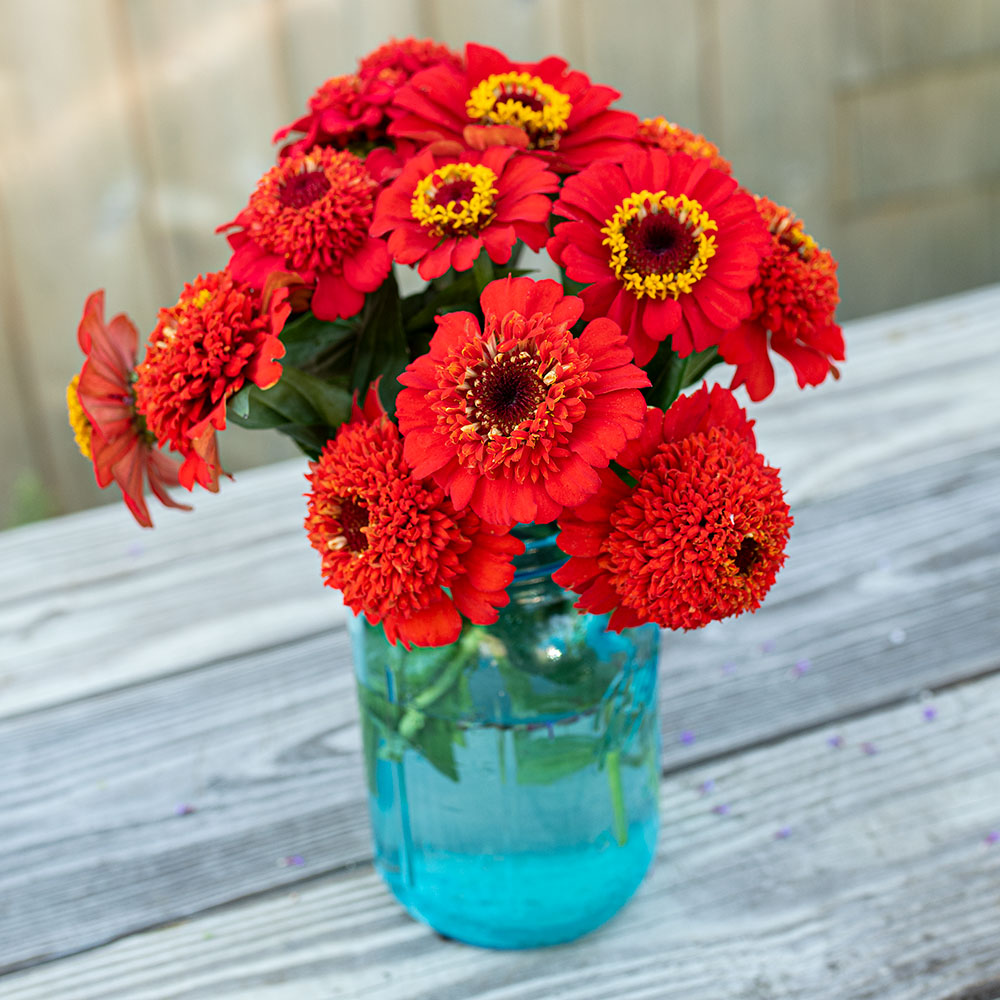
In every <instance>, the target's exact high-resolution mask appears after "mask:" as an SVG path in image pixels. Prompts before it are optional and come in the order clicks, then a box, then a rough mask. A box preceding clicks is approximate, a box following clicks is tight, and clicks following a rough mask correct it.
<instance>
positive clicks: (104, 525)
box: [0, 459, 342, 717]
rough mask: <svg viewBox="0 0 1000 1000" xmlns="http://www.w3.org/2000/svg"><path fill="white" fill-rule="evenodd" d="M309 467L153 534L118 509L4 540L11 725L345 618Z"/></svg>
mask: <svg viewBox="0 0 1000 1000" xmlns="http://www.w3.org/2000/svg"><path fill="white" fill-rule="evenodd" d="M305 468H306V463H305V459H302V460H301V461H293V462H291V463H284V464H282V465H281V466H277V467H273V468H269V469H262V470H253V471H248V472H245V473H240V474H239V477H238V482H235V483H229V482H225V483H224V484H223V488H222V492H221V493H220V494H218V495H216V496H212V495H210V494H203V493H202V494H196V496H195V497H194V503H195V504H196V505H197V508H198V510H197V513H196V514H183V513H179V512H175V511H167V510H160V511H158V512H157V513H156V514H155V515H154V516H155V517H156V518H157V527H156V529H155V530H153V531H147V532H143V531H142V530H141V529H139V528H137V527H136V525H135V522H134V521H132V519H131V516H130V515H129V514H128V512H127V511H126V510H125V508H124V506H119V507H116V508H108V509H101V510H94V511H87V512H85V513H82V514H77V515H74V516H73V517H69V518H64V519H61V520H56V521H50V522H45V523H43V524H37V525H30V526H28V527H26V528H23V529H20V530H18V531H13V532H7V533H6V534H5V535H3V536H2V537H0V551H2V552H3V556H4V557H5V558H0V580H2V582H0V650H2V652H0V717H2V716H4V715H8V714H11V713H17V712H24V711H28V710H30V709H33V708H38V707H40V706H41V705H45V704H49V703H53V702H59V701H64V700H67V699H71V698H76V697H82V696H84V695H86V694H88V693H93V692H94V691H101V690H107V689H109V688H114V687H117V686H119V685H122V684H128V683H133V682H135V681H137V680H142V679H145V678H149V677H155V676H157V675H161V674H169V673H173V672H177V671H183V670H187V669H190V668H191V667H194V666H197V665H199V664H203V663H206V662H211V661H213V660H215V659H218V658H220V657H226V656H232V655H236V654H239V653H240V652H250V651H252V650H254V649H258V648H264V647H269V646H274V645H276V644H277V643H279V642H281V641H284V640H292V639H295V638H297V637H300V636H305V635H310V634H315V633H317V632H321V631H324V630H326V629H329V628H330V627H332V626H334V625H335V624H336V623H337V622H339V621H340V620H341V619H342V605H341V603H340V600H339V597H338V596H337V595H336V594H334V592H333V591H331V590H329V589H324V587H323V586H322V583H321V580H320V575H319V562H318V558H317V557H316V555H315V553H314V552H313V551H312V549H311V548H310V547H309V544H308V541H307V539H306V537H305V533H304V531H303V529H302V519H303V517H304V516H305V501H304V500H303V498H302V493H303V492H304V490H305V487H306V486H307V484H306V482H305V479H304V478H302V476H303V473H304V471H305Z"/></svg>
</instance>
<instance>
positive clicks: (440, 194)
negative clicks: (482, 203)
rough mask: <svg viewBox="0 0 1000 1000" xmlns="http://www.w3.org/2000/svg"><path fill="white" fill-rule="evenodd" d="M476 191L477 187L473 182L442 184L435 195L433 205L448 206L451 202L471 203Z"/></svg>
mask: <svg viewBox="0 0 1000 1000" xmlns="http://www.w3.org/2000/svg"><path fill="white" fill-rule="evenodd" d="M474 191H475V185H474V184H473V183H472V181H471V180H457V181H449V182H448V183H447V184H442V185H441V187H439V188H438V189H437V194H435V195H434V199H433V204H435V205H443V206H445V207H447V206H448V204H449V203H450V202H453V201H455V202H463V201H469V200H470V199H471V198H472V194H473V192H474Z"/></svg>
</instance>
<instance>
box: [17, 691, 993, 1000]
mask: <svg viewBox="0 0 1000 1000" xmlns="http://www.w3.org/2000/svg"><path fill="white" fill-rule="evenodd" d="M934 704H935V709H936V712H937V715H936V718H935V719H934V720H933V721H927V720H926V719H925V716H924V713H923V712H922V711H921V708H920V707H919V706H918V705H916V704H907V705H903V706H900V707H897V708H894V709H892V710H888V711H883V712H879V713H875V714H872V715H870V716H866V717H864V718H860V719H857V720H854V721H852V722H850V723H846V724H844V725H841V726H838V727H837V729H836V730H835V731H833V730H829V731H815V732H811V733H809V734H806V735H803V736H800V737H798V738H794V739H790V740H787V741H784V742H781V743H779V744H777V745H773V746H769V747H767V748H763V749H760V750H756V751H752V752H747V753H743V754H740V755H738V756H734V757H730V758H728V759H726V760H725V761H720V762H716V763H714V764H713V766H712V767H711V768H705V767H694V768H689V769H685V770H683V771H681V772H679V773H677V774H674V775H672V776H670V777H669V778H667V779H666V780H665V781H664V783H663V787H662V795H661V813H662V816H663V820H664V829H663V834H662V837H661V841H660V847H659V854H658V858H657V863H656V866H655V867H654V870H653V872H652V874H651V876H650V878H649V879H648V881H647V883H646V884H645V885H644V886H643V888H641V889H640V891H639V893H638V895H637V897H636V898H635V900H634V901H633V902H632V903H631V904H630V905H629V907H628V908H627V909H626V910H625V911H624V912H623V913H622V914H621V915H620V916H619V917H618V918H616V919H615V920H614V921H613V922H612V923H611V924H609V925H608V926H607V927H606V928H604V929H602V930H600V931H598V932H597V933H595V934H593V935H591V936H590V937H588V938H586V939H584V940H582V941H580V942H577V943H575V944H572V945H567V946H563V947H560V948H556V949H545V950H542V951H538V952H520V953H516V954H511V953H503V952H490V951H484V950H479V949H474V948H469V947H465V946H462V945H459V944H454V943H447V942H442V941H441V940H440V939H438V938H437V937H436V936H435V935H433V933H432V932H430V931H429V930H427V929H426V928H424V927H422V926H421V925H419V924H417V923H415V922H413V921H411V920H410V919H409V918H408V917H407V916H406V915H405V914H404V913H403V912H402V911H401V910H400V909H399V908H398V907H397V906H396V904H395V903H394V902H393V901H392V899H391V898H390V896H389V895H388V893H387V892H386V891H385V890H384V889H383V888H382V887H381V885H380V883H379V881H378V879H377V878H376V877H375V876H374V874H373V873H372V872H371V870H370V868H368V867H367V866H366V867H363V868H360V869H357V870H354V871H350V872H344V873H340V874H337V875H335V876H332V877H325V878H322V879H319V880H315V881H310V882H308V883H306V884H303V885H301V886H299V887H297V888H296V889H295V890H294V891H292V892H287V891H281V892H278V893H272V894H269V895H267V896H266V897H264V898H262V899H259V900H254V901H251V902H248V903H246V904H237V905H234V906H231V907H227V908H225V909H223V910H221V911H219V912H214V913H210V914H206V915H203V916H201V917H199V918H198V919H196V920H193V921H191V922H186V923H181V924H180V925H176V926H170V927H165V928H162V929H159V930H156V931H153V932H150V933H144V934H139V935H134V936H132V937H129V938H127V939H125V940H122V941H118V942H115V943H113V944H111V945H109V946H107V947H105V948H102V949H100V950H99V951H96V952H93V953H90V954H85V955H80V956H77V957H75V958H70V959H67V960H65V961H63V962H59V963H55V964H53V965H49V966H43V967H40V968H37V969H34V970H29V971H25V972H22V973H19V974H14V975H11V976H10V977H9V978H7V979H6V980H5V981H4V987H5V992H4V996H5V1000H50V998H51V997H53V996H56V995H57V996H59V998H60V1000H104V998H105V997H107V996H109V995H114V996H115V997H116V1000H118V998H120V1000H227V998H230V997H231V998H234V1000H235V998H237V997H238V998H239V1000H293V998H294V1000H312V998H316V1000H320V998H322V1000H328V998H333V997H344V998H350V1000H367V998H372V1000H374V998H378V1000H396V998H398V1000H432V998H433V1000H554V998H559V1000H606V998H607V997H609V996H617V995H620V994H625V995H627V996H629V997H630V998H631V1000H689V998H691V997H699V998H701V997H706V998H707V997H722V996H726V997H746V998H757V1000H764V998H767V1000H815V998H817V997H836V998H837V1000H862V998H871V997H876V996H877V997H879V998H880V1000H945V998H946V997H955V996H967V995H968V996H973V995H975V996H977V997H984V998H985V997H994V996H996V995H997V992H998V988H997V983H998V982H1000V955H998V953H997V949H996V932H995V928H996V919H997V916H998V910H997V905H998V904H997V898H996V885H997V879H998V878H1000V845H996V844H994V845H992V846H990V845H989V844H988V843H987V838H988V834H989V832H990V831H991V830H995V829H996V828H997V826H998V825H1000V812H998V806H997V799H996V761H997V757H998V754H1000V739H998V736H997V728H996V711H997V706H998V705H1000V678H997V677H992V678H989V679H986V680H982V681H980V682H977V683H972V684H969V685H966V686H963V687H961V688H958V689H956V690H954V691H951V692H948V693H947V694H945V695H942V696H941V697H939V698H937V699H936V700H935V703H934ZM834 734H835V735H837V736H839V737H841V738H842V740H843V746H842V748H840V749H834V748H832V747H831V746H830V745H829V744H828V742H827V737H828V736H831V735H834ZM865 745H870V749H872V750H876V751H877V752H875V753H870V754H866V753H865V752H864V751H863V749H862V748H863V747H864V746H865ZM709 779H711V780H712V781H714V783H715V790H714V791H713V792H712V793H710V794H709V795H705V794H703V793H702V791H701V789H700V786H701V784H702V782H704V781H706V780H709ZM723 803H725V804H727V805H729V806H730V810H729V812H728V813H727V814H726V815H724V816H720V815H719V814H717V813H716V812H714V811H713V807H714V806H716V805H720V804H723ZM193 860H194V861H195V862H197V858H195V859H193ZM181 956H182V957H183V959H182V960H181V961H179V960H178V959H179V957H181ZM984 982H985V983H987V984H988V983H992V984H993V987H992V991H991V990H990V989H989V988H987V989H984V990H983V991H982V992H981V993H975V994H973V992H972V991H971V989H970V990H969V992H968V993H966V992H965V990H963V987H971V986H972V985H973V984H982V983H984Z"/></svg>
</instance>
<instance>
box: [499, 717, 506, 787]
mask: <svg viewBox="0 0 1000 1000" xmlns="http://www.w3.org/2000/svg"><path fill="white" fill-rule="evenodd" d="M497 759H498V760H499V761H500V784H501V785H506V784H507V731H506V730H505V729H498V730H497Z"/></svg>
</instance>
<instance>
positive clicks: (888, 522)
mask: <svg viewBox="0 0 1000 1000" xmlns="http://www.w3.org/2000/svg"><path fill="white" fill-rule="evenodd" d="M998 311H1000V289H998V288H993V289H986V290H982V291H980V292H976V293H973V294H970V295H966V296H961V297H958V298H955V299H952V300H945V301H942V302H938V303H932V304H930V305H927V306H923V307H920V308H915V309H912V310H906V311H902V312H900V313H896V314H890V315H887V316H884V317H878V318H874V319H872V320H868V321H864V322H861V323H857V324H854V325H853V327H852V331H853V333H854V337H853V339H850V334H851V332H852V331H849V342H850V343H851V344H852V365H854V366H856V367H853V368H851V369H850V372H851V378H850V379H849V380H847V379H845V381H844V382H841V383H838V384H829V385H826V386H824V387H821V388H820V389H819V390H818V391H816V392H813V393H809V394H808V395H807V394H800V393H798V392H797V390H795V389H794V387H793V386H791V385H789V383H788V380H787V379H786V380H785V381H784V383H783V384H781V385H779V389H778V391H777V392H776V393H775V395H774V396H773V397H772V398H771V399H770V400H768V401H767V403H765V404H764V406H762V407H759V408H757V409H756V415H757V416H758V417H759V422H758V432H759V437H760V439H761V441H762V442H763V443H764V445H765V449H766V450H767V453H768V455H769V457H770V458H771V460H772V461H773V462H775V463H776V464H780V465H781V466H782V468H783V472H784V475H785V482H786V484H788V486H789V492H790V494H791V495H792V499H793V501H794V500H795V499H796V497H797V498H798V500H799V501H800V502H799V504H798V505H797V507H796V516H797V524H796V528H795V530H794V532H793V538H792V543H791V546H790V557H789V563H788V566H787V567H786V568H785V570H784V571H783V573H782V574H781V576H780V577H779V582H778V584H777V586H776V588H775V590H774V591H773V593H772V595H771V596H770V598H769V600H768V603H767V605H766V606H765V608H764V609H763V610H762V611H761V612H759V613H758V614H757V615H756V616H745V617H744V618H741V619H738V620H736V621H734V622H729V623H725V624H723V625H720V626H718V627H711V628H709V629H706V630H703V631H702V632H699V633H694V634H690V635H685V636H680V635H673V636H669V637H667V642H666V650H665V656H664V662H663V673H662V676H663V683H662V688H661V706H662V712H661V714H662V720H663V724H664V732H665V745H664V766H665V767H666V768H667V772H668V774H671V775H674V774H682V773H687V769H689V768H691V767H696V766H698V765H699V762H701V765H702V766H707V764H706V762H711V761H713V760H714V759H716V758H722V757H725V755H727V754H728V755H730V758H729V759H730V760H731V759H733V758H732V755H733V754H734V753H737V752H739V751H740V750H745V748H747V747H752V746H754V745H756V744H761V743H771V742H775V741H779V740H781V739H782V738H784V737H787V736H788V735H789V734H794V733H796V732H799V731H808V730H815V728H816V727H822V726H824V725H830V724H832V722H833V721H834V720H838V719H843V718H845V717H849V716H852V715H856V714H858V713H861V712H865V711H868V710H870V709H872V708H877V707H881V706H885V705H888V704H892V703H896V702H899V701H901V700H906V699H912V698H914V697H915V696H916V695H917V694H918V693H919V692H920V691H921V690H922V689H923V688H927V687H929V688H938V689H940V688H942V687H944V686H950V685H956V684H960V683H962V682H963V681H964V680H967V679H969V678H974V677H977V676H979V675H981V674H985V673H988V672H989V671H992V670H994V669H995V668H996V667H997V665H998V664H997V650H998V649H1000V643H998V641H997V640H998V638H1000V633H998V626H997V625H996V624H995V623H994V622H993V609H994V608H995V607H996V605H997V597H998V596H1000V595H998V593H997V591H998V589H1000V580H998V577H1000V572H998V570H1000V558H998V547H1000V535H998V533H997V531H996V528H995V517H994V516H993V512H994V511H995V509H996V506H997V504H996V501H995V499H994V498H995V496H996V493H997V489H998V486H1000V454H998V453H997V451H996V450H995V446H996V441H997V435H996V430H997V429H998V428H1000V415H998V408H997V407H996V406H995V402H991V401H992V400H994V397H995V385H996V383H997V378H998V376H1000V371H998V369H1000V359H998V357H997V352H996V350H995V344H996V339H997V338H996V333H997V327H998V323H997V319H996V316H997V313H998ZM943 359H944V360H943ZM942 372H943V373H944V376H942ZM901 387H905V391H904V390H903V389H901ZM991 448H992V449H993V450H990V449H991ZM302 471H303V463H301V462H299V463H287V464H285V465H282V466H280V467H276V468H274V469H268V470H261V471H259V472H253V473H248V474H246V475H245V476H244V475H241V476H240V482H238V483H235V484H226V486H225V487H224V492H223V493H222V494H220V495H219V496H215V497H208V496H201V497H198V506H199V512H198V513H197V514H196V515H194V516H184V515H173V516H171V515H172V512H163V513H162V514H161V517H160V527H158V528H157V530H156V531H154V532H151V533H141V532H139V531H138V530H137V529H135V528H134V527H133V526H132V525H130V523H129V521H128V516H127V514H125V513H124V511H121V510H102V511H96V512H89V513H86V514H82V515H78V516H75V517H72V518H65V519H62V520H58V521H53V522H49V523H47V524H42V525H36V526H30V527H28V528H24V529H20V530H18V531H15V532H10V533H7V534H5V535H3V536H0V641H2V646H0V649H2V653H0V761H3V767H2V768H0V802H3V809H2V811H0V872H2V874H0V967H7V968H10V967H12V966H18V965H23V964H30V963H33V962H39V961H44V960H46V959H48V958H52V957H53V956H55V955H59V954H66V953H69V952H74V951H78V950H81V949H87V948H93V947H95V946H98V945H100V944H101V943H102V942H105V941H108V940H111V939H113V938H115V937H118V936H121V935H127V934H130V933H133V932H135V931H137V930H140V929H142V928H144V927H149V926H153V925H157V924H160V923H162V922H164V921H169V920H173V919H177V918H179V917H184V916H188V915H191V914H195V913H197V912H199V911H201V910H204V909H205V908H207V907H212V906H215V905H219V904H225V903H226V902H229V901H231V900H233V899H238V898H241V897H244V896H246V895H249V894H254V893H260V892H267V891H268V890H277V889H278V888H280V887H281V886H283V885H286V884H289V883H292V882H297V881H301V880H303V879H311V878H313V877H315V876H316V875H317V874H319V873H323V872H330V871H335V870H337V869H340V868H342V867H343V866H344V865H347V864H351V863H354V862H357V861H361V860H364V859H365V858H367V857H368V851H369V848H368V841H367V831H366V827H365V816H364V809H363V806H362V803H361V794H362V787H363V785H362V781H361V769H360V765H359V760H358V746H359V739H358V732H357V726H356V721H355V719H356V715H355V708H354V703H353V693H352V691H351V684H350V678H349V667H348V662H347V661H348V657H347V647H346V635H345V633H344V632H343V629H342V627H341V623H342V620H343V612H342V610H341V609H340V608H339V607H338V604H337V601H336V599H335V597H334V596H333V595H332V594H330V593H329V592H324V591H323V589H322V588H321V587H320V585H319V581H318V573H317V571H316V560H315V556H314V554H313V553H312V552H311V551H310V550H309V549H308V547H307V546H306V545H305V543H304V540H303V537H302V532H301V527H300V524H301V517H302V500H301V491H302V489H303V487H304V483H303V481H302V479H301V478H300V477H301V473H302ZM806 658H808V661H809V662H808V669H806V664H805V659H806ZM796 663H800V664H802V665H801V666H800V668H799V670H798V671H796V669H795V665H796ZM798 674H801V676H798ZM682 730H689V731H690V732H692V733H693V734H694V736H695V739H694V742H693V743H691V744H688V743H681V742H679V740H678V736H679V734H680V732H681V731H682ZM185 803H188V804H190V805H192V806H194V808H195V812H194V813H192V814H190V815H185V816H176V815H175V809H176V807H177V806H179V805H182V804H185ZM292 854H301V855H302V856H303V857H304V858H305V859H306V865H305V866H304V867H303V868H297V867H294V866H283V865H282V864H281V858H282V856H284V855H292ZM57 967H58V965H57ZM5 985H6V984H5ZM0 995H3V988H2V987H0ZM762 995H763V994H762Z"/></svg>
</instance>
